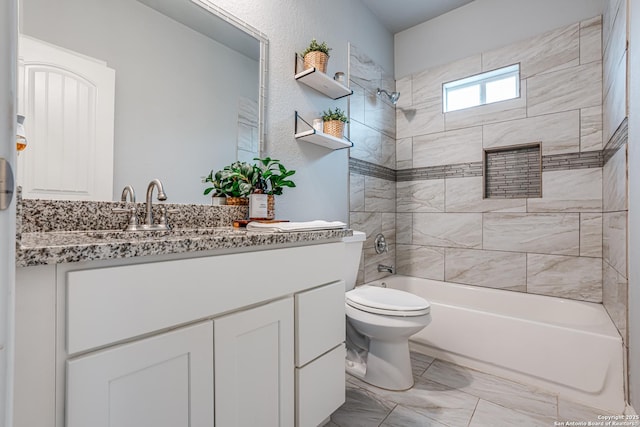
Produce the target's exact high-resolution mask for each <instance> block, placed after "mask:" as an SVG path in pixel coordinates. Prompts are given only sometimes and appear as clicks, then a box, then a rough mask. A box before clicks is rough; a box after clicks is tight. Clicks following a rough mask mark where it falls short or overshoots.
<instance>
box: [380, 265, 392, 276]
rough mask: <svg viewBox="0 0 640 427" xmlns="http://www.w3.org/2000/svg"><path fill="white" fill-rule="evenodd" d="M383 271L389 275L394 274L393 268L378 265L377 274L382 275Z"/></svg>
mask: <svg viewBox="0 0 640 427" xmlns="http://www.w3.org/2000/svg"><path fill="white" fill-rule="evenodd" d="M385 271H386V272H387V273H391V274H394V273H395V272H396V270H395V268H393V266H392V265H384V264H378V272H379V273H383V272H385Z"/></svg>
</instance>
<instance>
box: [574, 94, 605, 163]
mask: <svg viewBox="0 0 640 427" xmlns="http://www.w3.org/2000/svg"><path fill="white" fill-rule="evenodd" d="M602 146H603V145H602V106H601V105H598V106H596V107H589V108H583V109H581V110H580V151H582V152H584V151H595V150H602Z"/></svg>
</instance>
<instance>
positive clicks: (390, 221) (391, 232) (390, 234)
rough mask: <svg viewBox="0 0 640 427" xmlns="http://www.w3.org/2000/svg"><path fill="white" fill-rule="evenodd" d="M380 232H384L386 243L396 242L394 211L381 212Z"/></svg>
mask: <svg viewBox="0 0 640 427" xmlns="http://www.w3.org/2000/svg"><path fill="white" fill-rule="evenodd" d="M381 220H382V234H384V237H385V239H386V240H387V243H388V244H390V245H394V246H395V244H396V214H395V212H383V213H382V218H381Z"/></svg>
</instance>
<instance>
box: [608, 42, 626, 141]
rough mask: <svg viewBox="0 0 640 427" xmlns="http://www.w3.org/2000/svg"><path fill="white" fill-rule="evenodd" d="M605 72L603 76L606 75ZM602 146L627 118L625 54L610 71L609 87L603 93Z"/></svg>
mask: <svg viewBox="0 0 640 427" xmlns="http://www.w3.org/2000/svg"><path fill="white" fill-rule="evenodd" d="M606 73H607V72H606V70H605V75H607V74H606ZM602 111H603V113H602V122H603V123H602V127H603V132H604V133H603V135H604V139H603V144H604V145H605V146H606V145H607V144H606V143H607V142H608V141H609V139H611V137H612V136H613V134H614V133H615V131H616V129H618V126H620V123H622V121H623V120H624V118H625V117H626V116H627V54H626V53H625V54H624V55H623V56H622V59H621V60H620V62H619V63H618V64H617V66H616V67H614V68H613V70H612V71H611V85H610V87H609V89H608V90H607V91H606V92H605V95H604V101H603V105H602Z"/></svg>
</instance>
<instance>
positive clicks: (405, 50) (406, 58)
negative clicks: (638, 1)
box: [395, 0, 603, 79]
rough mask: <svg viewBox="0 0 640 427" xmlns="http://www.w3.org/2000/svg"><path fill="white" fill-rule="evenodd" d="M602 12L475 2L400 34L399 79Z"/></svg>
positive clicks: (579, 5) (597, 5)
mask: <svg viewBox="0 0 640 427" xmlns="http://www.w3.org/2000/svg"><path fill="white" fill-rule="evenodd" d="M602 10H603V1H602V0H560V1H559V0H535V1H531V0H475V1H473V2H471V3H469V4H467V5H465V6H463V7H461V8H458V9H455V10H453V11H451V12H449V13H447V14H445V15H442V16H439V17H437V18H435V19H432V20H430V21H427V22H424V23H422V24H419V25H416V26H415V27H412V28H409V29H407V30H405V31H402V32H399V33H397V34H396V35H395V75H396V79H399V78H402V77H405V76H407V75H409V74H413V73H415V72H417V71H420V70H424V69H427V68H431V67H433V66H436V65H441V64H446V63H448V62H452V61H454V60H457V59H461V58H465V57H467V56H471V55H473V54H475V53H478V52H484V51H487V50H491V49H494V48H497V47H501V46H504V45H507V44H510V43H513V42H516V41H520V40H523V39H526V38H529V37H531V36H534V35H537V34H541V33H543V32H545V31H548V30H551V29H555V28H558V27H562V26H564V25H568V24H572V23H574V22H578V21H581V20H584V19H586V18H591V17H593V16H596V15H600V14H601V13H602ZM514 17H518V19H514Z"/></svg>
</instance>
